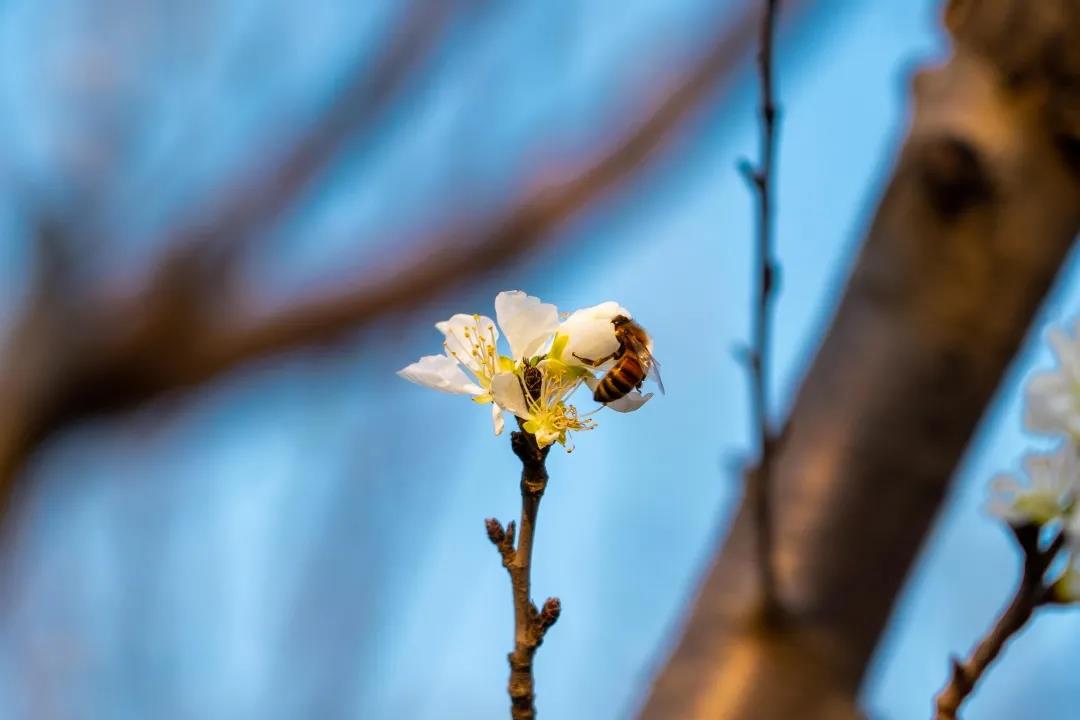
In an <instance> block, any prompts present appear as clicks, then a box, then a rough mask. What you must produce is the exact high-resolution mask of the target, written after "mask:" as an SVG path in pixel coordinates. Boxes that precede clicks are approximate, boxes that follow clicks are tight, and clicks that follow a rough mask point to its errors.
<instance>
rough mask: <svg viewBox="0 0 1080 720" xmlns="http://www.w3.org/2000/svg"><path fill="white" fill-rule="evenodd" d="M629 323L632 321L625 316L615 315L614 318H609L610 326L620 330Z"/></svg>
mask: <svg viewBox="0 0 1080 720" xmlns="http://www.w3.org/2000/svg"><path fill="white" fill-rule="evenodd" d="M631 322H633V321H632V320H631V319H630V318H628V317H626V316H625V315H616V316H615V317H613V318H611V324H612V325H614V326H615V327H616V328H620V327H622V326H623V325H627V324H629V323H631Z"/></svg>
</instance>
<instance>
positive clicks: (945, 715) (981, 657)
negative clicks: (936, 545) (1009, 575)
mask: <svg viewBox="0 0 1080 720" xmlns="http://www.w3.org/2000/svg"><path fill="white" fill-rule="evenodd" d="M1039 530H1040V528H1039V526H1037V525H1025V526H1023V527H1015V528H1013V531H1014V533H1015V534H1016V538H1017V541H1018V542H1019V543H1020V547H1021V548H1022V549H1023V551H1024V574H1023V577H1022V578H1021V579H1020V585H1019V587H1017V589H1016V595H1015V596H1013V599H1012V602H1011V603H1009V607H1008V608H1006V609H1005V612H1004V613H1002V614H1001V617H1000V618H998V621H997V622H996V623H995V624H994V627H993V628H992V629H991V630H990V632H989V633H987V635H986V637H984V638H983V639H982V641H980V642H979V644H978V646H977V647H976V648H975V650H974V652H972V653H971V656H970V657H969V658H968V659H967V660H966V661H964V662H960V660H959V659H956V658H954V659H953V661H952V677H951V678H950V680H949V683H948V685H946V686H945V688H944V689H943V690H942V691H941V693H940V694H939V695H938V696H937V701H936V703H935V714H934V719H935V720H956V713H957V711H958V710H959V709H960V706H961V705H962V704H963V703H964V701H965V700H967V698H968V696H969V695H971V693H972V691H973V690H974V689H975V685H976V683H978V682H979V680H980V679H981V678H982V676H983V674H984V673H985V672H986V670H987V668H989V667H990V664H991V663H993V662H994V660H995V659H996V658H997V656H998V655H999V654H1000V653H1001V650H1002V648H1004V647H1005V643H1006V642H1008V641H1009V639H1010V638H1012V637H1013V635H1015V634H1016V633H1017V632H1019V631H1020V629H1021V628H1023V627H1024V625H1026V624H1027V622H1028V620H1030V619H1031V616H1032V614H1033V613H1034V612H1035V610H1036V609H1037V608H1039V607H1040V606H1042V605H1047V604H1049V603H1051V602H1053V591H1052V587H1050V586H1048V585H1047V584H1046V580H1045V575H1046V571H1047V569H1048V568H1049V567H1050V564H1051V563H1052V562H1053V561H1054V558H1056V557H1057V555H1058V553H1059V552H1060V551H1061V548H1062V547H1063V546H1064V542H1065V536H1064V534H1062V533H1059V534H1058V535H1057V537H1056V538H1054V540H1053V541H1052V542H1051V543H1050V545H1049V546H1048V547H1047V548H1046V549H1042V548H1040V547H1039Z"/></svg>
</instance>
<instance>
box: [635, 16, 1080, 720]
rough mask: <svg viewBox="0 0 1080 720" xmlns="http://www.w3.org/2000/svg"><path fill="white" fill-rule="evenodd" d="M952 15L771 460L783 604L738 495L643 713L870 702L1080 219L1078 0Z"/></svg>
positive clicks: (852, 709) (827, 710)
mask: <svg viewBox="0 0 1080 720" xmlns="http://www.w3.org/2000/svg"><path fill="white" fill-rule="evenodd" d="M946 24H947V25H948V27H949V30H950V33H951V34H952V37H953V40H954V53H953V55H952V56H951V58H950V59H949V60H948V62H947V63H945V64H944V65H943V66H941V67H937V68H933V69H930V70H925V71H923V72H921V73H920V74H919V75H918V76H917V77H916V78H915V80H914V92H913V95H914V117H913V122H912V126H911V129H910V132H909V135H908V137H907V140H906V142H905V144H904V147H903V149H902V151H901V153H900V157H899V160H898V162H897V166H896V170H895V173H894V175H893V178H892V180H891V181H890V183H889V186H888V189H887V191H886V193H885V196H884V198H883V199H882V201H881V204H880V207H879V208H878V211H877V215H876V218H875V220H874V222H873V224H872V226H871V227H870V231H869V234H868V236H867V238H866V241H865V244H864V246H863V248H862V251H861V253H860V255H859V257H858V259H857V261H856V264H855V267H854V269H853V271H852V274H851V277H850V279H849V281H848V285H847V288H846V290H845V292H844V294H843V297H842V300H841V302H840V305H839V307H838V309H837V312H836V316H835V318H834V320H833V323H832V326H831V328H830V329H829V331H828V334H827V336H826V337H825V339H824V341H823V343H822V345H821V347H820V349H819V352H818V354H817V357H816V359H815V360H814V363H813V365H812V367H811V368H810V371H809V372H808V374H807V375H806V377H805V379H804V381H803V384H802V387H801V389H800V391H799V393H798V396H797V398H796V401H795V404H794V406H793V408H792V410H791V415H790V418H789V420H788V423H787V428H786V431H785V433H784V438H785V439H784V442H783V445H782V447H781V448H780V451H779V454H778V456H777V458H776V465H775V483H776V486H775V505H774V512H775V513H776V516H775V522H774V524H775V533H776V536H775V552H776V556H775V558H776V566H777V571H778V577H777V580H778V583H779V592H780V598H781V602H782V603H783V605H784V606H785V608H786V610H787V616H786V619H785V620H784V621H783V622H782V623H781V624H780V625H777V626H766V625H764V624H763V623H761V622H760V620H759V614H758V597H757V595H756V583H755V578H756V577H757V574H756V570H755V568H754V566H753V557H754V555H753V527H752V517H751V513H750V512H749V509H748V508H747V507H746V506H745V504H744V507H743V508H742V509H741V510H740V512H739V513H738V515H737V517H736V519H735V521H734V524H733V526H732V528H731V531H730V535H729V537H728V538H727V541H726V544H725V545H724V547H723V549H722V551H720V554H719V556H718V558H717V560H716V561H715V564H714V565H713V567H712V568H711V570H710V572H709V575H708V578H707V579H706V580H705V582H704V584H703V585H702V587H701V589H700V593H699V595H698V597H697V600H696V603H695V605H694V607H693V609H692V612H691V614H690V616H689V618H688V621H687V626H686V628H685V631H684V635H683V638H682V640H681V642H680V643H679V645H678V646H677V647H676V649H675V651H674V654H673V655H672V657H671V658H670V660H669V662H668V664H667V666H666V667H665V668H664V669H663V671H662V672H661V673H660V675H659V677H658V679H657V681H656V683H655V686H654V688H653V690H652V695H651V697H650V698H649V699H648V701H647V704H646V705H645V708H644V711H643V714H642V717H643V718H648V719H655V720H683V719H693V718H709V719H710V720H722V719H727V718H731V719H732V720H736V719H738V720H745V719H747V718H753V719H754V720H789V719H790V718H800V719H802V720H813V719H814V718H828V719H830V720H831V719H833V718H836V719H847V718H855V717H859V712H858V709H857V706H856V697H857V694H858V690H859V686H860V684H861V682H862V679H863V676H864V673H865V669H866V667H867V664H868V662H869V661H870V659H871V656H872V655H873V652H874V649H875V647H876V645H877V642H878V639H879V637H880V636H881V633H882V631H883V629H884V628H885V625H886V623H887V621H888V619H889V614H890V611H891V610H892V606H893V603H894V601H895V599H896V597H897V594H898V593H899V591H900V590H901V587H902V584H903V581H904V577H905V575H906V574H907V572H908V569H909V568H910V566H911V564H912V562H913V560H914V559H915V557H916V554H917V552H918V550H919V547H920V545H921V544H922V542H923V539H924V537H925V536H926V534H927V531H928V530H929V529H930V527H931V525H932V523H933V520H934V517H935V515H936V513H937V511H938V508H939V506H940V504H941V501H942V499H943V498H944V496H945V493H946V491H947V489H948V485H949V480H950V477H951V475H952V473H953V471H954V470H955V468H956V466H957V463H958V462H959V461H960V459H961V457H962V455H963V453H964V449H965V447H966V446H967V444H968V441H969V439H970V438H971V435H972V433H973V432H974V430H975V428H976V425H977V424H978V422H979V418H980V417H981V415H982V413H983V410H984V409H985V408H986V406H987V404H988V403H989V401H990V399H991V397H992V395H993V393H994V390H995V388H996V387H997V386H998V383H999V382H1000V380H1001V377H1002V375H1003V374H1004V372H1005V370H1006V368H1007V366H1008V364H1009V361H1010V360H1011V358H1012V357H1013V355H1014V354H1015V352H1016V351H1017V348H1018V347H1019V345H1020V343H1021V341H1022V340H1023V338H1024V335H1025V332H1026V330H1027V328H1028V326H1029V324H1030V322H1031V320H1032V317H1033V316H1034V314H1035V312H1036V310H1037V309H1038V306H1039V303H1040V301H1041V299H1042V298H1043V296H1044V295H1045V294H1046V292H1047V290H1048V289H1049V288H1050V286H1051V284H1052V282H1053V280H1054V277H1055V274H1056V272H1057V270H1058V268H1059V267H1060V266H1061V264H1062V262H1063V260H1064V259H1065V256H1066V253H1067V252H1068V251H1069V248H1070V246H1071V245H1072V241H1073V238H1074V237H1075V236H1076V234H1077V232H1078V230H1080V0H1040V1H1039V2H1032V0H979V1H978V2H976V1H974V0H972V1H964V2H960V1H954V2H951V3H950V4H949V6H948V9H947V11H946ZM932 660H933V659H932ZM936 660H938V661H940V662H941V663H942V667H943V668H944V667H945V660H946V659H945V658H938V659H936ZM930 703H931V699H930V698H927V708H928V712H929V708H930Z"/></svg>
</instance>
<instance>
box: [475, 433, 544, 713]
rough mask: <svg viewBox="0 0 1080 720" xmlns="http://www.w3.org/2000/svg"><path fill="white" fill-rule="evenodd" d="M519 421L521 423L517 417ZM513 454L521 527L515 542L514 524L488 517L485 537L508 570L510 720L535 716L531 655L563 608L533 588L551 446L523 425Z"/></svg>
mask: <svg viewBox="0 0 1080 720" xmlns="http://www.w3.org/2000/svg"><path fill="white" fill-rule="evenodd" d="M518 425H519V426H520V425H522V422H521V420H520V419H519V420H518ZM510 441H511V447H512V448H513V450H514V454H515V455H517V456H518V459H519V460H521V530H520V533H518V534H517V544H516V545H515V543H514V540H515V533H516V530H515V527H514V522H513V521H512V520H511V521H510V522H509V523H508V524H507V526H506V528H503V527H502V525H501V524H500V523H499V521H498V520H495V519H494V518H489V519H488V520H487V521H486V525H487V533H488V539H489V540H491V542H492V544H493V545H495V547H496V548H497V549H498V551H499V554H500V555H501V556H502V563H503V567H505V568H506V572H507V573H509V575H510V586H511V590H512V594H513V597H514V649H513V650H512V651H511V652H510V654H509V655H507V657H506V659H507V661H508V662H509V663H510V680H509V682H508V683H507V692H508V693H509V695H510V717H511V718H512V719H513V720H534V718H536V680H535V678H534V676H533V658H534V657H535V656H536V651H537V649H538V648H539V647H540V645H541V644H543V642H544V636H545V635H546V634H547V631H548V630H549V629H551V626H552V625H554V624H555V622H556V621H557V620H558V619H559V615H560V614H561V613H562V604H561V603H560V602H559V599H558V598H554V597H550V598H548V599H547V600H545V601H544V605H543V607H542V608H540V609H537V607H536V604H535V603H533V601H532V597H531V593H532V550H533V537H534V536H535V534H536V514H537V512H538V511H539V510H540V500H541V499H542V498H543V497H544V490H545V489H547V483H548V474H547V467H546V465H545V463H546V461H547V456H548V452H549V451H550V450H551V447H550V446H548V447H545V448H541V447H539V445H537V443H536V437H534V436H533V434H532V433H528V432H525V430H524V428H522V430H520V431H516V432H514V433H512V434H511V436H510Z"/></svg>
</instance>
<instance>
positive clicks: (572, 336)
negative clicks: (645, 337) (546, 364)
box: [551, 301, 631, 370]
mask: <svg viewBox="0 0 1080 720" xmlns="http://www.w3.org/2000/svg"><path fill="white" fill-rule="evenodd" d="M619 315H623V316H625V317H631V315H630V312H629V311H628V310H627V309H626V308H624V307H622V306H621V305H619V303H617V302H614V301H608V302H604V303H600V304H599V305H593V306H592V307H587V308H583V309H581V310H576V311H574V312H573V313H571V314H570V316H569V317H567V318H566V320H564V321H563V323H562V324H561V325H559V328H558V330H557V331H556V333H555V341H554V343H553V344H552V348H551V355H552V357H554V358H555V359H557V360H561V361H562V362H564V363H566V364H567V365H573V366H577V367H587V366H588V365H587V363H584V362H582V358H584V359H586V360H600V359H601V358H606V357H608V356H609V355H611V354H612V353H614V352H615V351H616V350H618V349H619V340H618V339H617V338H616V337H615V326H614V325H612V323H611V321H612V320H613V319H614V318H616V317H618V316H619ZM611 364H612V361H610V360H608V361H607V362H605V363H604V364H603V365H600V366H598V367H597V369H599V370H605V369H607V368H609V367H610V366H611Z"/></svg>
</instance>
